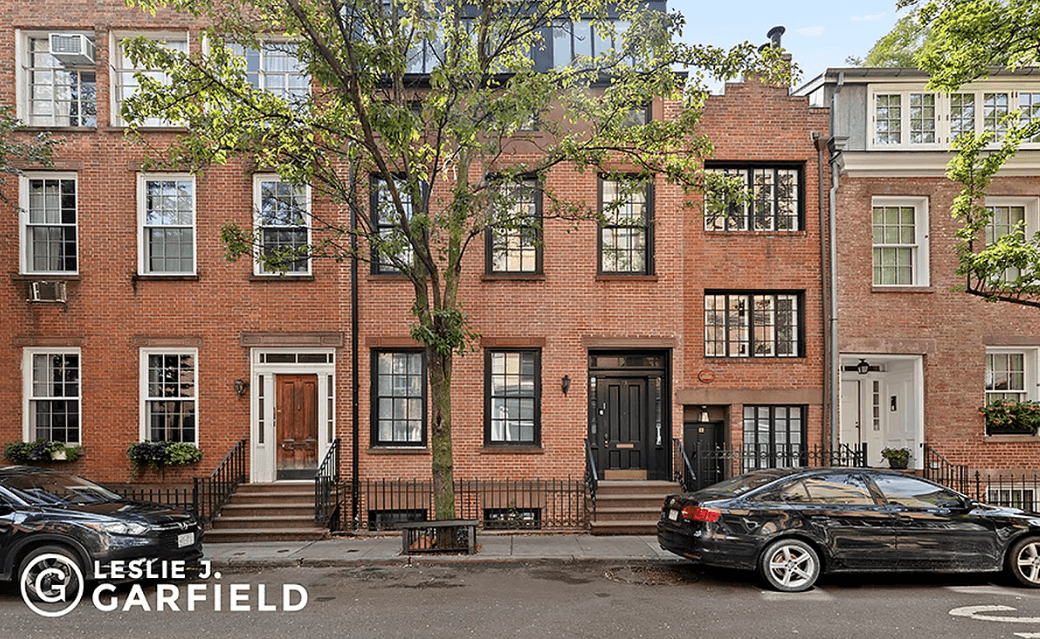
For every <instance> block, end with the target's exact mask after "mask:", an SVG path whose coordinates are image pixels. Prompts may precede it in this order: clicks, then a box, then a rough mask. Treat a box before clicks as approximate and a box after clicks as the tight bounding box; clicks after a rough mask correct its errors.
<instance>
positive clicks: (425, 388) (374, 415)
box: [369, 348, 430, 448]
mask: <svg viewBox="0 0 1040 639" xmlns="http://www.w3.org/2000/svg"><path fill="white" fill-rule="evenodd" d="M383 354H391V355H393V354H409V355H419V357H420V365H421V368H422V370H421V371H420V377H421V380H422V397H421V399H422V436H421V437H420V439H419V441H411V442H410V441H393V440H391V441H383V440H382V439H380V437H379V422H380V412H379V402H380V399H382V396H381V395H380V394H379V356H380V355H383ZM371 366H372V367H371V369H370V374H369V377H370V378H371V384H372V390H371V395H370V397H371V406H370V410H369V414H370V418H371V434H370V437H371V439H370V443H371V446H372V447H374V448H398V447H400V448H406V447H407V448H425V447H426V446H427V441H428V438H429V412H430V409H429V406H430V400H429V397H430V395H429V369H428V368H427V366H428V363H427V361H426V351H425V350H423V349H421V348H382V349H374V350H373V351H372V363H371ZM391 397H397V396H391Z"/></svg>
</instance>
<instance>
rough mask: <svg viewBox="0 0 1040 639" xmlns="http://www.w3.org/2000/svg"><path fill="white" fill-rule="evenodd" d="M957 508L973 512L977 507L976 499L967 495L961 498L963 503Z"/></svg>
mask: <svg viewBox="0 0 1040 639" xmlns="http://www.w3.org/2000/svg"><path fill="white" fill-rule="evenodd" d="M957 509H958V510H963V511H964V512H971V511H972V510H974V509H975V500H974V499H972V498H971V497H965V498H964V499H962V500H961V503H960V505H959V506H958V507H957Z"/></svg>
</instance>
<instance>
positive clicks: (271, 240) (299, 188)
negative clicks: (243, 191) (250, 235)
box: [253, 175, 311, 275]
mask: <svg viewBox="0 0 1040 639" xmlns="http://www.w3.org/2000/svg"><path fill="white" fill-rule="evenodd" d="M253 201H254V202H255V203H256V205H255V206H256V228H257V229H258V231H259V237H258V240H259V246H258V247H257V251H258V253H260V254H262V255H264V256H267V257H268V258H276V259H277V260H278V262H279V264H277V266H280V267H282V268H280V269H279V268H274V266H276V265H268V264H266V263H265V262H264V261H262V260H259V259H258V260H256V261H255V271H254V272H255V273H256V274H257V275H280V274H283V273H284V274H285V275H310V273H311V260H310V259H309V258H308V253H309V247H310V244H311V228H310V187H308V186H306V185H299V184H290V183H289V182H284V181H282V180H281V178H279V177H278V176H275V175H257V176H255V177H254V178H253ZM283 269H284V270H283Z"/></svg>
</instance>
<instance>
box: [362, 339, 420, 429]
mask: <svg viewBox="0 0 1040 639" xmlns="http://www.w3.org/2000/svg"><path fill="white" fill-rule="evenodd" d="M373 357H374V362H373V363H374V366H373V368H374V371H375V375H374V376H373V381H374V383H375V388H374V392H373V398H374V406H373V407H372V416H373V433H372V439H373V442H374V443H375V444H376V445H387V444H390V445H394V446H423V445H425V444H426V362H425V356H424V355H423V353H422V352H421V351H382V352H376V353H374V356H373Z"/></svg>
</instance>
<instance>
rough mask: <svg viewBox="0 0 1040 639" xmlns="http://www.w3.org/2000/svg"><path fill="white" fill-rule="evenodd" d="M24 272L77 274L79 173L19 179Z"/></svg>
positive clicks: (37, 175)
mask: <svg viewBox="0 0 1040 639" xmlns="http://www.w3.org/2000/svg"><path fill="white" fill-rule="evenodd" d="M19 185H20V188H19V205H20V209H21V210H20V212H19V215H20V218H21V224H20V225H19V235H20V237H21V242H20V244H21V249H22V250H21V272H22V273H26V274H63V275H74V274H76V273H78V271H79V265H78V259H77V254H78V251H77V247H78V245H79V239H78V235H79V234H78V221H79V206H78V202H79V191H78V184H77V179H76V174H75V173H29V174H26V175H22V176H21V177H20V178H19Z"/></svg>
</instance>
